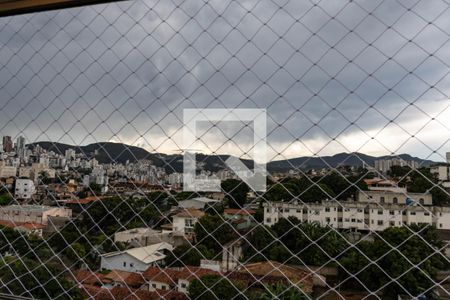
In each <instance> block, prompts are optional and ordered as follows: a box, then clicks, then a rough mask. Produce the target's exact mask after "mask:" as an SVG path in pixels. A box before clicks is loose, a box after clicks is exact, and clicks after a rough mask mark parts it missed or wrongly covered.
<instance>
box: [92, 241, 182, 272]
mask: <svg viewBox="0 0 450 300" xmlns="http://www.w3.org/2000/svg"><path fill="white" fill-rule="evenodd" d="M172 250H173V246H172V245H170V244H169V243H165V242H162V243H158V244H153V245H150V246H146V247H140V248H133V249H128V250H124V251H115V252H110V253H106V254H102V255H101V263H100V264H101V268H102V269H105V270H122V271H129V272H143V271H145V270H147V269H148V268H149V267H151V266H162V265H164V263H165V261H164V260H165V258H166V255H167V254H168V252H170V251H172Z"/></svg>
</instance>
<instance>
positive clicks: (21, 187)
mask: <svg viewBox="0 0 450 300" xmlns="http://www.w3.org/2000/svg"><path fill="white" fill-rule="evenodd" d="M35 193H36V187H35V186H34V182H33V180H31V179H25V178H19V179H16V187H15V190H14V197H15V198H16V199H24V200H28V199H31V197H32V196H33V195H34V194H35Z"/></svg>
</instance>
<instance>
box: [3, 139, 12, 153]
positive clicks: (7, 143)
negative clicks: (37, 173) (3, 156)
mask: <svg viewBox="0 0 450 300" xmlns="http://www.w3.org/2000/svg"><path fill="white" fill-rule="evenodd" d="M3 151H4V152H6V153H9V152H12V151H13V142H12V139H11V136H9V135H5V136H4V137H3Z"/></svg>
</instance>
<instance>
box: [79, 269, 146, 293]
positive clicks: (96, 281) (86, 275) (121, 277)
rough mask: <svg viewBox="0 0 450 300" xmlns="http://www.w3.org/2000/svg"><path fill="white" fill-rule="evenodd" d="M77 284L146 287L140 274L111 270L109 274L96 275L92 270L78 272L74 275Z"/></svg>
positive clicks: (107, 286)
mask: <svg viewBox="0 0 450 300" xmlns="http://www.w3.org/2000/svg"><path fill="white" fill-rule="evenodd" d="M74 281H76V283H77V284H88V285H93V286H99V287H102V288H107V289H112V288H114V287H128V288H133V289H139V288H141V287H142V285H144V283H145V281H144V277H143V276H142V274H140V273H136V272H127V271H121V270H111V271H110V272H107V273H104V272H103V273H96V272H92V271H90V270H78V271H77V272H75V274H74Z"/></svg>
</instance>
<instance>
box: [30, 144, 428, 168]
mask: <svg viewBox="0 0 450 300" xmlns="http://www.w3.org/2000/svg"><path fill="white" fill-rule="evenodd" d="M37 145H39V146H40V147H42V148H43V149H45V150H47V151H53V152H55V153H58V154H62V155H64V154H65V151H66V150H67V149H74V150H75V151H76V153H84V154H85V155H86V156H87V157H91V158H93V157H95V158H96V159H97V160H98V161H99V162H100V163H113V162H117V163H125V162H127V161H129V162H136V161H139V160H143V159H148V160H151V161H152V163H153V164H154V165H156V166H157V167H162V168H165V170H166V172H168V173H172V172H182V171H183V155H181V154H164V153H153V152H148V151H147V150H145V149H143V148H140V147H136V146H130V145H126V144H123V143H111V142H100V143H93V144H89V145H85V146H74V145H68V144H63V143H54V142H36V143H32V144H29V145H28V147H30V148H32V149H33V148H34V147H36V146H37ZM228 157H229V155H208V154H197V155H196V160H197V163H198V162H202V168H203V169H204V170H208V171H212V172H217V171H219V170H221V169H224V168H225V163H224V162H225V160H226V159H227V158H228ZM398 157H399V158H402V159H403V160H406V161H408V160H413V161H417V162H418V163H419V164H420V165H421V166H430V165H431V164H433V163H434V162H433V161H430V160H424V159H421V158H418V157H413V156H411V155H409V154H400V155H396V156H379V157H377V156H370V155H366V154H363V153H339V154H335V155H332V156H321V157H319V156H304V157H297V158H290V159H285V160H277V161H271V162H269V163H268V164H267V170H268V171H269V172H286V171H289V170H292V169H294V168H295V169H296V168H300V169H303V170H309V169H321V168H329V167H333V168H335V167H338V166H343V165H346V166H354V167H361V166H364V165H370V166H374V164H375V161H376V160H379V159H389V158H398ZM241 161H242V162H243V163H244V164H245V165H246V166H247V167H250V168H251V167H252V166H253V161H252V160H246V159H241Z"/></svg>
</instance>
